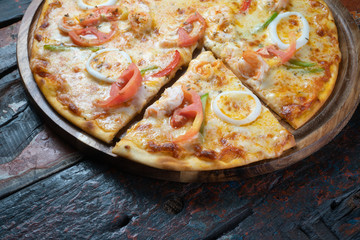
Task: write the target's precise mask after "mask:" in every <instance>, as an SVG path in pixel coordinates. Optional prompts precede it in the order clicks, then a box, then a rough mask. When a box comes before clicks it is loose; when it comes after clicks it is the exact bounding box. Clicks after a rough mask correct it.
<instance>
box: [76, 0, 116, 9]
mask: <svg viewBox="0 0 360 240" xmlns="http://www.w3.org/2000/svg"><path fill="white" fill-rule="evenodd" d="M116 1H117V0H107V1H106V2H104V3H102V4H99V5H96V6H97V7H101V6H111V5H114V4H115V3H116ZM78 5H79V7H80V8H81V9H84V10H87V9H93V8H95V6H91V5H88V4H86V3H84V2H83V0H78Z"/></svg>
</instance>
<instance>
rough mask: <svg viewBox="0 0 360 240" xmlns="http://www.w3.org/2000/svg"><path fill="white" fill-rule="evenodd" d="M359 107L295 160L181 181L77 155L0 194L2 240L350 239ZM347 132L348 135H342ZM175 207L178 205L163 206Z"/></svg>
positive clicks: (357, 178) (355, 232)
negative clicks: (216, 178)
mask: <svg viewBox="0 0 360 240" xmlns="http://www.w3.org/2000/svg"><path fill="white" fill-rule="evenodd" d="M359 128H360V109H358V110H357V111H356V113H355V114H354V118H353V119H352V120H351V121H350V122H349V124H348V125H347V126H346V127H345V128H344V130H343V131H342V132H341V134H339V135H338V136H337V137H336V138H335V139H334V140H333V141H332V142H331V143H330V144H328V145H326V146H325V147H324V148H323V149H322V150H320V151H319V152H317V153H315V154H313V155H312V156H311V157H309V158H307V159H305V160H304V161H301V162H299V163H297V164H296V165H294V166H291V167H289V168H287V169H286V170H281V171H278V172H276V173H270V174H267V175H264V176H258V177H254V178H251V179H244V180H241V181H232V182H226V183H216V184H215V183H202V184H200V183H191V184H182V183H174V182H167V181H159V180H153V179H148V178H144V177H138V176H134V175H131V174H127V173H123V172H121V171H118V170H116V169H113V168H112V167H111V166H109V165H106V164H103V163H99V159H94V161H85V162H82V163H79V164H77V165H75V166H73V167H71V168H69V169H66V170H64V171H62V172H61V173H57V174H55V175H53V176H51V177H49V178H47V179H45V180H42V181H40V182H38V183H35V184H33V185H32V186H29V187H28V188H26V189H23V190H21V191H19V192H17V193H15V194H12V195H11V196H9V197H7V198H4V199H2V200H0V213H1V214H0V222H2V223H3V224H2V225H1V227H0V235H1V236H2V237H3V238H5V239H25V238H62V239H68V238H71V239H79V238H81V239H84V238H91V239H216V238H219V239H324V240H330V239H353V240H355V239H358V237H359V234H360V221H359V220H358V218H359V209H360V204H359V201H358V197H359V191H360V172H359V168H360V162H359V161H358V156H359V155H358V153H359V149H360V133H359V131H358V129H359ZM350 136H351V137H350ZM179 202H180V205H182V207H181V208H180V210H179V211H175V212H173V211H169V210H168V206H169V205H171V206H173V207H174V208H176V206H178V205H179Z"/></svg>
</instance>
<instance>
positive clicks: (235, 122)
mask: <svg viewBox="0 0 360 240" xmlns="http://www.w3.org/2000/svg"><path fill="white" fill-rule="evenodd" d="M232 94H244V95H248V96H250V97H252V98H253V99H254V100H255V108H254V109H253V110H252V112H251V113H250V114H249V115H248V116H247V117H246V118H244V119H240V120H236V119H233V118H230V117H228V116H226V115H225V114H224V113H223V112H222V111H221V110H220V108H219V106H218V101H219V100H220V98H221V96H224V95H232ZM212 109H213V110H214V113H215V115H216V116H217V117H218V118H220V119H221V120H223V121H225V122H227V123H230V124H233V125H237V126H240V125H244V124H248V123H251V122H253V121H255V120H256V119H257V118H258V117H259V115H260V113H261V103H260V100H259V99H258V98H257V97H256V96H255V95H254V94H252V93H251V92H244V91H226V92H223V93H221V94H219V95H218V96H217V97H216V98H215V99H214V100H213V101H212Z"/></svg>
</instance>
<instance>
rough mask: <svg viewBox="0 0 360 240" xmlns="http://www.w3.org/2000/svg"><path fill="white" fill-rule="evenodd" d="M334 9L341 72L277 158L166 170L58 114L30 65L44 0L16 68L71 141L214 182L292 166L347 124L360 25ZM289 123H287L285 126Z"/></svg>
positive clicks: (164, 175)
mask: <svg viewBox="0 0 360 240" xmlns="http://www.w3.org/2000/svg"><path fill="white" fill-rule="evenodd" d="M325 2H326V3H327V4H328V5H329V7H330V9H331V10H332V12H333V15H334V18H335V21H336V25H337V27H338V32H339V43H340V50H341V53H342V61H341V63H340V69H339V75H338V79H337V82H336V85H335V88H334V90H333V93H332V94H331V97H330V98H329V99H328V101H327V102H326V104H325V105H324V106H323V107H322V109H321V110H320V111H319V112H318V114H317V115H316V116H315V117H314V118H312V119H311V120H310V121H309V122H308V123H306V124H305V125H304V126H303V127H301V128H300V129H297V130H293V129H289V130H290V131H291V132H292V133H293V134H294V136H295V140H296V144H297V145H296V147H295V148H292V149H290V150H288V151H287V152H286V153H285V154H283V155H282V156H281V157H279V158H275V159H270V160H264V161H260V162H258V163H254V164H250V165H247V166H243V167H237V168H231V169H224V170H213V171H167V170H161V169H156V168H152V167H148V166H145V165H142V164H139V163H136V162H133V161H131V160H128V159H125V158H121V157H118V156H116V155H114V154H113V153H111V149H112V147H113V146H111V145H108V144H105V143H103V142H101V141H98V140H97V139H95V138H93V137H91V136H90V135H88V134H86V133H85V132H83V131H82V130H80V129H79V128H77V127H75V126H74V125H72V124H71V123H70V122H68V121H67V120H65V119H64V118H63V117H61V116H60V115H59V114H57V112H55V111H54V110H53V109H52V107H51V106H50V105H49V104H48V103H47V101H46V100H45V98H44V96H43V95H42V93H41V92H40V90H39V88H38V87H37V85H36V82H35V80H34V78H33V75H32V73H31V70H30V66H29V57H30V49H31V44H32V40H33V31H34V26H35V25H36V22H37V19H38V17H39V13H40V10H41V7H42V0H34V1H33V2H32V3H31V4H30V6H29V8H28V9H27V11H26V13H25V15H24V17H23V20H22V23H21V26H20V30H19V35H18V45H17V58H18V65H19V70H20V74H21V77H22V80H23V83H24V86H25V88H26V90H27V93H28V95H29V97H30V99H31V100H32V102H33V104H34V106H36V107H37V109H38V110H39V112H40V113H41V114H42V115H43V116H44V117H45V118H46V119H47V120H48V123H49V125H50V126H51V127H52V128H53V130H54V131H56V132H57V133H58V134H59V135H61V136H62V137H63V138H65V139H66V140H67V141H68V142H69V143H70V144H72V145H73V146H75V147H77V148H78V149H79V150H80V151H82V152H83V153H85V154H89V156H93V157H95V158H96V159H97V160H99V161H109V162H111V163H113V164H115V165H117V166H119V167H120V168H121V169H123V170H125V171H129V172H132V173H136V174H140V175H143V176H148V177H152V178H157V179H164V180H170V181H178V182H195V181H197V182H213V181H228V180H236V179H240V178H248V177H253V176H257V175H261V174H266V173H270V172H273V171H276V170H279V169H282V168H285V167H287V166H290V165H292V164H294V163H296V162H298V161H300V160H302V159H304V158H306V157H307V156H309V155H311V154H312V153H314V152H316V151H317V150H319V149H320V148H321V147H323V146H324V145H325V144H327V143H328V142H330V141H331V140H332V139H333V138H334V137H335V136H336V135H337V134H338V133H339V132H340V131H341V129H342V128H343V127H344V126H345V125H346V124H347V122H348V121H349V120H350V118H351V116H352V115H353V113H354V111H355V110H356V108H357V105H358V103H359V100H360V95H359V94H360V81H359V80H360V79H359V77H360V71H359V63H360V31H359V29H358V26H357V25H356V24H355V22H354V20H353V18H352V17H351V15H350V13H349V12H348V10H347V9H346V8H345V7H344V6H343V5H342V4H341V3H340V2H339V1H337V0H325ZM288 128H289V127H288Z"/></svg>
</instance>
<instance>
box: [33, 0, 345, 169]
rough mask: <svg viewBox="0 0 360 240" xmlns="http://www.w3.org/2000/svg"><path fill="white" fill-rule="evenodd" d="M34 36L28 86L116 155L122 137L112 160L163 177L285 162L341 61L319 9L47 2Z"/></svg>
mask: <svg viewBox="0 0 360 240" xmlns="http://www.w3.org/2000/svg"><path fill="white" fill-rule="evenodd" d="M33 35H34V39H33V43H32V48H31V58H30V66H31V69H32V72H33V75H34V79H35V80H36V82H37V84H38V86H39V88H40V90H41V91H42V93H43V95H44V96H45V98H46V99H47V101H48V102H49V104H50V105H51V106H52V107H53V108H54V109H55V110H56V111H57V112H58V113H59V114H60V115H62V116H63V117H64V118H66V119H67V120H68V121H70V122H71V123H73V124H74V125H76V126H77V127H79V128H81V129H82V130H83V131H85V132H87V133H88V134H90V135H92V136H94V137H95V138H97V139H99V140H101V141H103V142H106V143H108V144H110V145H113V146H114V144H115V143H113V142H114V141H116V140H117V139H118V136H119V135H120V132H125V131H126V130H127V131H126V134H123V136H122V137H121V139H120V141H118V142H117V143H116V144H115V146H114V148H113V152H114V153H116V154H118V155H119V156H123V157H126V158H129V159H131V160H134V161H137V162H140V163H143V164H146V165H149V166H152V167H156V168H161V169H171V170H213V169H225V168H231V167H237V166H243V165H246V164H250V163H253V162H257V161H260V160H265V159H272V158H276V157H279V156H281V155H282V154H284V153H286V151H287V150H288V149H290V148H292V147H294V146H295V145H296V141H295V139H294V136H293V135H292V134H291V132H292V131H293V129H297V128H300V127H301V126H303V125H304V124H306V123H307V122H308V121H309V120H310V119H311V118H312V117H313V116H315V115H316V113H317V112H318V111H319V109H321V107H322V106H323V105H324V104H325V102H326V100H327V99H328V98H329V97H330V95H331V92H332V89H333V88H334V85H335V82H336V78H337V73H338V68H339V62H340V59H341V53H340V50H339V44H338V37H337V29H336V26H335V23H334V19H333V17H332V15H331V12H330V10H329V8H328V7H327V5H326V4H325V3H324V2H323V1H322V0H305V1H302V0H257V1H256V0H242V1H241V0H240V1H233V0H206V1H205V0H204V1H195V0H191V1H185V0H177V1H175V0H107V1H106V0H46V1H45V3H44V5H43V8H42V11H41V14H40V17H39V20H38V22H37V25H36V29H35V31H34V34H33ZM182 68H187V69H186V70H185V71H179V70H180V69H182ZM164 86H165V87H164ZM161 92H163V93H162V94H161V96H160V93H161ZM151 102H154V103H153V104H151V105H150V103H151ZM149 105H150V106H149ZM269 108H270V109H269ZM144 109H146V111H145V114H144V115H143V116H141V114H142V113H141V112H142V111H143V110H144ZM135 117H137V118H139V117H142V120H140V121H139V122H137V123H134V122H132V120H133V119H134V118H135ZM280 119H282V120H284V121H286V122H288V123H289V124H290V125H284V124H283V123H280V122H279V120H280ZM131 125H132V126H131Z"/></svg>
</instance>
